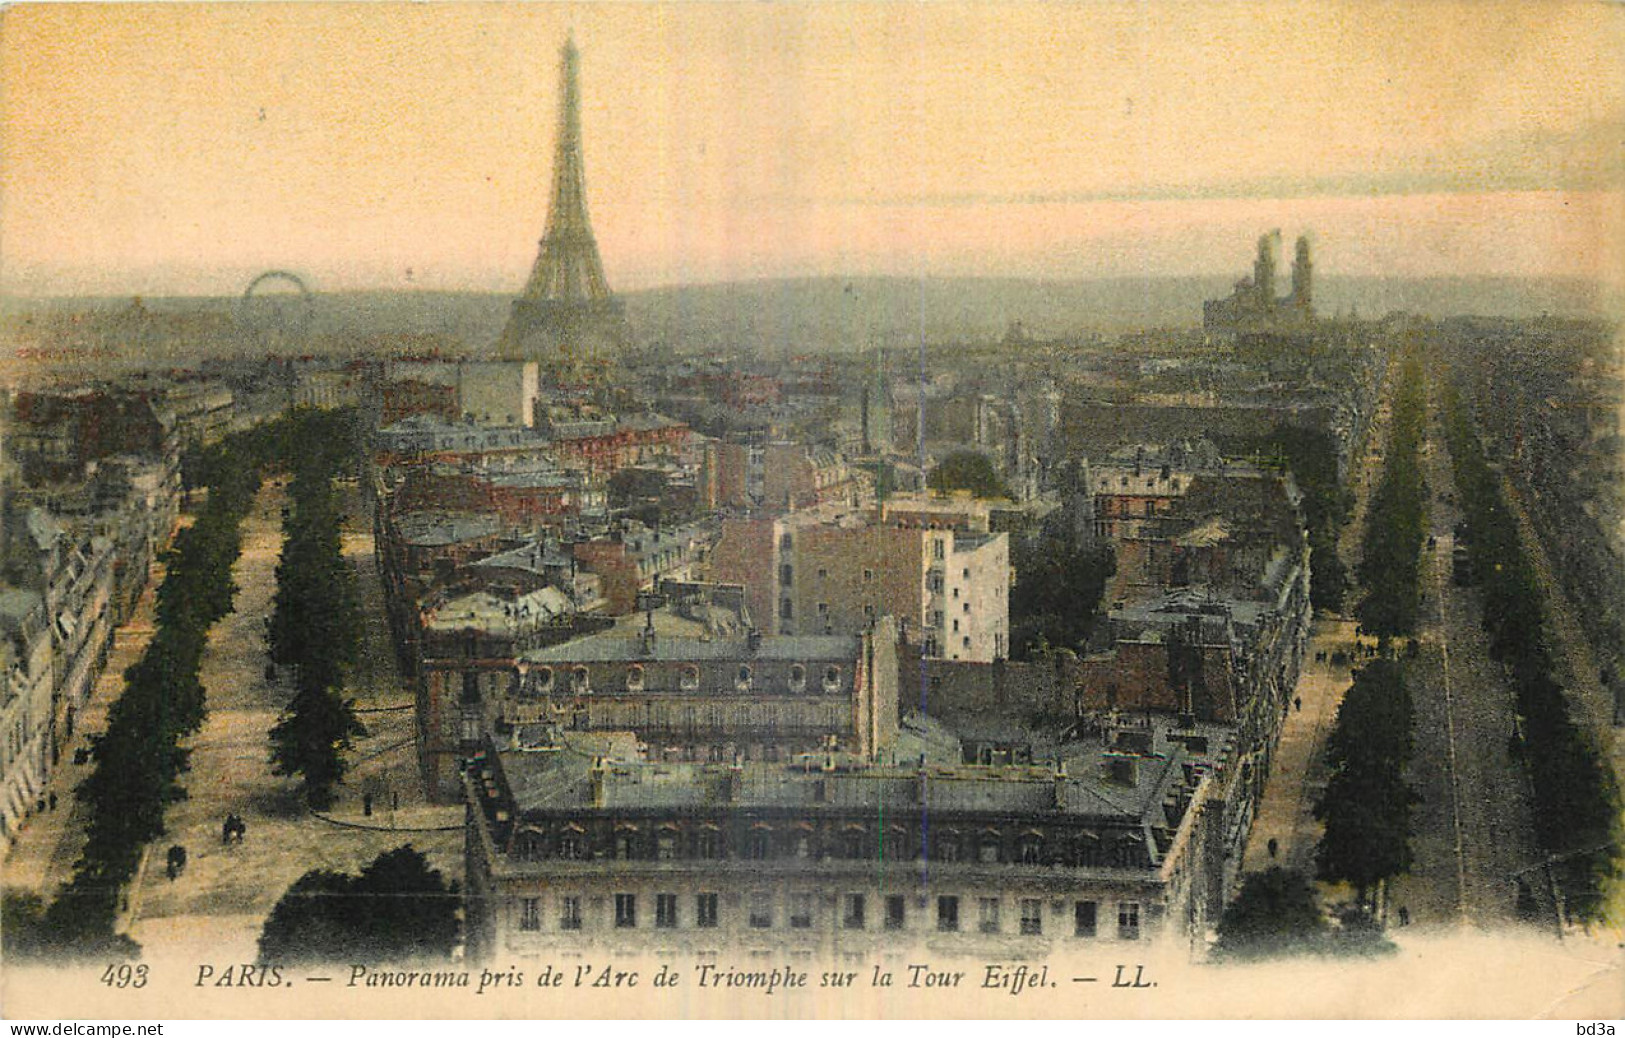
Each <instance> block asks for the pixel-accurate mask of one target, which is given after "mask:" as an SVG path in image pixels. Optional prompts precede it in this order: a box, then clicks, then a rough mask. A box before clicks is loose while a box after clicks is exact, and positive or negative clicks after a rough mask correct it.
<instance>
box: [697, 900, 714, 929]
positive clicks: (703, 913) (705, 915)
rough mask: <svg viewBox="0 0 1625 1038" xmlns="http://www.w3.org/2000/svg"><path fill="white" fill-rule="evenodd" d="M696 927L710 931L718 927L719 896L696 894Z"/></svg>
mask: <svg viewBox="0 0 1625 1038" xmlns="http://www.w3.org/2000/svg"><path fill="white" fill-rule="evenodd" d="M694 925H695V926H697V927H699V928H701V929H702V930H709V929H711V928H713V927H715V926H716V925H717V896H716V895H715V894H696V895H695V896H694Z"/></svg>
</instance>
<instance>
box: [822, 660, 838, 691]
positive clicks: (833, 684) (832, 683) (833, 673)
mask: <svg viewBox="0 0 1625 1038" xmlns="http://www.w3.org/2000/svg"><path fill="white" fill-rule="evenodd" d="M840 690H841V668H840V667H833V666H832V667H825V668H824V691H825V692H839V691H840Z"/></svg>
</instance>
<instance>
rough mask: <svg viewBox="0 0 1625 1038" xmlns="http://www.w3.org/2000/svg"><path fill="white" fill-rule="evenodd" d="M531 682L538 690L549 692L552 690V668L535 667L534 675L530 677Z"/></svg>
mask: <svg viewBox="0 0 1625 1038" xmlns="http://www.w3.org/2000/svg"><path fill="white" fill-rule="evenodd" d="M531 684H532V685H534V686H535V688H536V691H538V692H551V691H552V690H553V668H552V667H538V668H536V671H535V677H533V678H532V679H531Z"/></svg>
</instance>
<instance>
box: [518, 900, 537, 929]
mask: <svg viewBox="0 0 1625 1038" xmlns="http://www.w3.org/2000/svg"><path fill="white" fill-rule="evenodd" d="M541 928H542V899H541V898H539V897H527V898H521V899H520V901H519V929H521V930H540V929H541Z"/></svg>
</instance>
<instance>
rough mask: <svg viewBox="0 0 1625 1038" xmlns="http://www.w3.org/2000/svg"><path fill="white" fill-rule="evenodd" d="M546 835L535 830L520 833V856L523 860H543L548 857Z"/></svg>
mask: <svg viewBox="0 0 1625 1038" xmlns="http://www.w3.org/2000/svg"><path fill="white" fill-rule="evenodd" d="M543 841H544V837H543V836H542V834H541V833H538V832H535V831H534V830H531V831H527V832H523V833H520V834H519V858H520V860H521V861H541V860H542V859H543V858H545V857H547V852H546V850H545V845H544V842H543Z"/></svg>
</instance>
